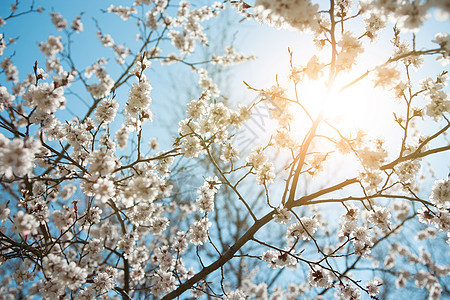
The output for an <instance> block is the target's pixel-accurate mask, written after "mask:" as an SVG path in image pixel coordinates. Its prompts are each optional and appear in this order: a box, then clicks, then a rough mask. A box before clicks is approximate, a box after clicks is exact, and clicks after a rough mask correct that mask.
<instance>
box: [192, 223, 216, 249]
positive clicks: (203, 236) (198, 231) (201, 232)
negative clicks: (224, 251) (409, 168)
mask: <svg viewBox="0 0 450 300" xmlns="http://www.w3.org/2000/svg"><path fill="white" fill-rule="evenodd" d="M211 225H212V224H211V222H209V220H208V218H206V217H205V218H203V219H201V220H199V221H196V222H194V223H193V224H192V225H191V228H190V229H189V233H188V236H187V238H188V239H189V240H190V241H191V243H192V244H194V245H196V246H198V245H203V244H204V243H205V242H206V241H207V240H208V228H209V227H210V226H211Z"/></svg>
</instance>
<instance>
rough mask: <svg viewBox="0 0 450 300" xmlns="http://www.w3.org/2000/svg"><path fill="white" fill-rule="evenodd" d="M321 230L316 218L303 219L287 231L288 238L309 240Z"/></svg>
mask: <svg viewBox="0 0 450 300" xmlns="http://www.w3.org/2000/svg"><path fill="white" fill-rule="evenodd" d="M318 228H319V222H318V221H317V220H316V219H315V218H314V217H302V218H300V221H299V222H297V223H294V224H292V225H291V226H289V228H288V229H287V231H286V238H287V239H291V238H293V237H296V238H299V239H302V240H309V239H311V237H312V236H313V235H314V233H315V232H316V230H317V229H318Z"/></svg>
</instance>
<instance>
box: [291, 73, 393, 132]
mask: <svg viewBox="0 0 450 300" xmlns="http://www.w3.org/2000/svg"><path fill="white" fill-rule="evenodd" d="M344 77H345V78H344ZM347 78H348V76H341V78H338V79H337V80H336V82H335V83H334V86H333V87H332V88H331V89H329V88H328V87H327V86H326V84H325V82H324V81H321V80H305V81H303V82H301V83H300V84H299V85H298V86H297V93H296V94H295V91H288V93H289V94H290V96H291V97H295V98H298V101H299V103H300V104H302V106H303V107H304V108H305V110H306V111H308V114H309V116H311V117H312V119H315V118H317V117H318V116H319V114H321V115H322V118H323V120H324V122H326V123H327V124H329V125H331V126H332V127H333V129H334V128H335V129H338V130H339V132H340V133H341V134H343V135H344V136H352V135H354V134H356V132H357V131H360V130H362V131H364V132H365V133H367V134H369V135H371V136H377V137H379V136H383V135H386V134H387V133H389V131H390V129H391V128H392V124H393V115H392V111H395V110H394V107H396V106H397V105H398V103H397V102H396V101H395V100H394V99H393V96H392V93H390V92H388V91H384V90H381V89H377V88H374V86H373V83H372V82H371V81H370V80H366V81H361V82H358V83H357V84H355V85H353V86H351V87H349V88H346V89H344V90H341V89H342V87H344V86H345V85H346V84H347V83H348V81H349V80H348V79H347ZM350 78H351V77H350ZM295 95H297V96H295ZM294 106H295V105H294ZM293 114H294V120H293V123H292V128H291V131H292V132H291V134H293V135H295V136H297V135H303V134H305V133H306V132H305V130H308V129H309V127H310V125H311V120H310V119H309V116H308V115H307V114H306V113H305V111H304V109H303V108H302V107H300V105H298V107H297V108H295V109H294V110H293ZM331 126H330V127H331Z"/></svg>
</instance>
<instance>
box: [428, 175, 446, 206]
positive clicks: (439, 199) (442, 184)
mask: <svg viewBox="0 0 450 300" xmlns="http://www.w3.org/2000/svg"><path fill="white" fill-rule="evenodd" d="M430 202H432V203H434V204H436V205H437V206H439V207H443V208H449V206H450V180H448V179H440V180H436V181H435V182H434V184H433V189H432V192H431V195H430Z"/></svg>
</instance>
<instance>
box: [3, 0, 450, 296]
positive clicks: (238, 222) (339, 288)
mask: <svg viewBox="0 0 450 300" xmlns="http://www.w3.org/2000/svg"><path fill="white" fill-rule="evenodd" d="M25 2H26V1H23V2H21V1H11V3H8V6H9V5H11V6H10V8H9V12H7V13H4V15H2V16H1V18H0V26H2V27H0V28H2V29H5V30H4V32H3V33H2V34H1V35H0V56H1V57H0V60H1V62H0V67H1V73H0V75H1V79H0V127H1V131H0V183H1V197H2V201H1V203H0V220H1V228H0V262H1V264H2V275H1V276H2V280H3V281H2V286H1V287H0V297H1V298H2V299H3V298H5V299H14V298H19V297H27V298H30V299H31V298H33V297H35V296H40V297H44V298H46V299H47V298H48V299H97V298H100V299H109V298H122V299H174V298H182V299H188V298H201V297H204V298H209V299H213V298H221V299H283V298H284V299H304V298H307V297H309V298H310V299H312V298H314V299H320V298H333V297H336V298H339V299H359V298H361V297H365V298H369V297H371V298H374V299H377V298H383V299H384V298H386V297H387V296H390V295H395V290H396V289H397V290H398V289H402V288H403V287H405V286H408V287H409V288H410V289H415V290H414V291H415V292H416V293H423V295H424V296H425V297H426V296H428V297H429V298H430V299H439V298H440V297H441V296H446V297H448V296H449V294H450V292H449V290H448V285H449V280H448V274H449V271H450V267H449V265H446V263H448V260H446V257H447V256H446V253H447V252H448V250H447V249H446V248H445V247H448V245H445V244H446V243H445V239H446V238H448V232H449V229H450V211H449V209H450V181H449V179H448V178H443V177H442V176H441V178H435V176H434V175H433V174H431V175H430V173H429V172H428V171H429V170H430V169H431V170H433V169H434V168H442V165H443V164H444V165H446V164H448V162H449V152H448V151H449V150H450V145H449V143H448V139H447V138H446V134H447V132H448V129H449V128H450V121H449V120H448V113H449V111H450V100H449V98H448V95H447V93H446V83H447V80H448V75H447V71H446V70H445V69H444V67H445V66H446V65H447V64H448V62H449V61H450V37H449V35H448V34H447V33H445V32H437V33H436V34H435V35H433V36H429V33H428V32H427V33H423V32H422V30H421V28H422V26H423V24H424V22H426V20H427V19H428V18H430V17H431V16H432V14H435V15H439V16H440V18H444V19H445V18H447V19H448V16H449V14H450V7H449V4H448V1H445V0H427V1H425V0H424V1H418V0H414V1H411V0H391V1H383V0H373V1H371V0H367V1H361V2H359V3H354V2H353V1H351V0H330V1H317V2H318V3H315V2H313V1H311V0H256V1H242V0H233V1H230V0H225V1H222V2H220V1H216V2H213V1H204V2H205V3H203V4H205V5H203V4H202V5H203V6H202V5H198V3H194V2H196V1H192V3H189V1H184V0H182V1H175V0H134V1H132V0H130V1H125V2H126V5H127V6H116V5H112V4H111V5H110V6H107V7H105V8H104V10H103V11H102V12H99V13H101V14H103V15H105V14H112V15H113V16H114V17H115V18H116V19H115V22H118V21H124V22H127V24H129V23H133V26H135V27H134V28H135V30H136V32H135V33H136V34H137V41H136V42H135V43H131V42H128V43H129V44H132V45H135V47H127V46H125V45H126V42H127V41H124V42H123V43H118V42H116V41H115V37H114V34H115V33H116V32H117V31H118V30H117V28H120V26H121V25H120V24H117V23H114V25H113V26H114V27H113V28H104V27H103V26H102V19H101V18H96V19H94V21H92V20H90V19H88V18H87V17H86V14H92V13H95V12H91V11H86V12H85V13H84V14H80V15H79V16H77V17H75V18H74V19H73V20H72V21H71V23H70V22H68V21H67V20H66V19H65V18H64V16H63V15H62V14H60V13H58V12H55V11H54V10H53V9H51V10H49V8H41V7H37V6H36V4H35V3H34V1H32V2H31V4H30V3H25ZM122 4H123V5H125V4H124V2H123V3H122ZM1 5H2V6H5V3H2V4H1ZM225 11H230V12H229V13H230V14H232V15H233V17H232V18H231V19H232V20H234V22H235V25H234V26H237V27H239V26H240V24H242V23H246V22H247V23H250V24H254V23H252V22H254V21H255V20H256V21H258V22H260V23H262V24H264V25H258V26H261V27H262V26H274V27H277V28H279V30H290V31H292V32H293V33H294V34H297V35H308V36H310V37H313V42H314V44H315V46H316V49H317V50H316V51H315V54H314V55H310V54H309V56H307V55H308V53H299V52H293V51H291V50H289V56H290V61H288V62H287V63H289V70H290V71H289V74H288V75H287V76H286V77H287V78H288V79H287V80H286V81H285V82H282V81H280V80H278V77H275V74H266V75H267V76H273V78H274V79H275V78H276V80H274V84H273V85H272V86H262V87H259V86H255V85H254V84H252V82H251V79H245V78H243V79H242V80H246V81H245V82H244V83H242V86H244V87H245V88H246V89H248V92H249V93H252V94H253V97H255V96H256V97H257V98H256V101H254V102H251V100H252V99H251V98H249V99H247V100H242V99H239V101H240V102H241V103H240V104H237V105H235V104H233V103H234V102H236V101H234V102H233V99H230V100H229V99H228V97H227V94H226V91H221V90H220V89H219V87H218V85H217V84H215V83H214V80H213V75H214V72H213V71H214V66H217V65H220V66H223V67H226V66H229V65H232V64H238V63H241V64H242V63H243V66H242V67H243V68H245V64H246V62H247V61H248V60H252V59H254V57H252V56H247V55H244V54H239V53H238V52H237V51H236V50H235V49H234V48H233V47H231V46H229V47H227V48H226V49H225V51H224V52H222V53H217V54H213V55H210V57H208V58H207V59H205V60H196V59H198V56H195V53H196V48H199V47H207V46H208V44H209V42H211V41H214V40H213V39H210V38H209V37H208V34H207V33H208V32H211V31H208V30H206V29H205V26H206V25H205V24H212V26H213V25H214V22H219V19H217V17H218V16H220V15H221V14H223V13H224V12H225ZM31 15H39V16H40V17H42V18H50V19H51V22H52V23H53V25H54V27H55V28H54V30H52V32H50V33H49V35H48V36H47V37H46V39H45V40H41V41H37V42H38V44H37V45H38V48H39V50H40V52H41V53H42V54H43V55H44V57H45V60H39V61H38V60H36V62H35V63H34V64H33V65H30V66H28V70H33V72H31V73H28V74H27V75H26V76H19V73H18V72H19V70H18V68H17V67H16V65H17V64H18V63H19V61H20V59H22V58H21V57H18V56H15V52H14V50H15V47H19V45H20V42H21V39H20V37H19V39H18V40H17V41H16V40H15V38H16V37H14V36H11V35H9V33H8V30H7V29H8V28H12V27H14V26H20V24H21V23H20V22H22V20H25V19H26V18H27V17H28V16H31ZM119 17H120V19H121V20H120V19H119ZM216 19H217V20H216ZM89 22H90V23H93V24H95V26H96V29H97V30H96V33H93V34H92V35H94V36H96V37H97V39H98V41H97V42H96V43H100V44H101V45H102V46H103V47H105V48H107V49H109V50H112V51H110V52H105V53H107V55H110V56H109V57H108V58H102V56H103V54H101V55H97V54H96V53H91V51H88V52H87V51H86V48H83V51H84V54H83V55H84V56H87V59H89V61H90V63H88V64H84V65H83V64H80V62H79V60H77V59H76V58H75V54H74V53H73V52H74V51H75V50H74V49H78V48H75V46H74V39H75V37H76V36H78V35H86V36H88V35H89V34H90V33H89V32H84V29H85V27H88V26H86V24H87V23H89ZM447 22H448V21H447ZM443 24H445V25H446V26H447V27H448V23H445V21H444V23H443ZM8 26H9V27H8ZM253 26H255V25H253ZM392 29H393V30H392ZM133 35H134V34H133ZM386 35H389V40H390V41H389V42H387V43H386V44H385V45H384V46H385V47H388V48H384V49H388V50H384V52H383V54H382V57H383V61H382V62H381V63H377V64H376V65H370V64H367V65H364V64H363V66H361V61H360V58H361V57H362V56H363V55H364V53H365V52H367V51H370V48H371V47H374V45H375V44H376V41H377V39H378V36H384V37H386ZM421 42H423V43H424V44H423V45H422V44H420V43H421ZM85 47H89V45H87V46H85ZM93 49H95V48H93ZM30 53H32V51H30V52H29V53H28V55H30ZM111 53H112V54H111ZM42 54H39V55H42ZM31 55H32V54H31ZM36 55H37V54H36ZM297 59H300V60H302V59H303V60H304V63H302V64H298V63H297V62H296V61H297ZM436 59H437V60H438V62H439V63H440V64H441V67H433V68H431V71H430V68H425V70H423V69H422V67H423V65H424V62H425V64H428V63H430V64H431V63H435V62H434V60H436ZM171 64H175V65H178V67H177V68H178V69H177V70H179V69H182V68H188V69H190V70H192V71H193V73H192V74H193V75H192V76H194V77H197V78H198V80H199V81H198V93H197V95H196V96H195V99H193V100H192V99H183V101H184V100H186V101H185V102H184V103H185V104H184V105H185V115H184V116H182V120H181V121H179V123H178V125H177V126H175V130H177V131H178V134H177V136H175V137H174V138H173V140H172V142H171V143H170V144H168V143H161V148H163V149H162V150H160V151H159V152H157V148H158V143H159V142H158V140H157V139H156V138H154V137H153V136H152V132H154V131H152V126H153V125H152V122H153V120H154V119H157V118H158V117H160V116H159V115H157V114H156V115H153V113H152V110H154V108H155V109H156V108H157V107H158V105H160V103H158V101H154V103H152V84H153V85H154V84H157V83H158V82H160V81H159V80H158V77H160V74H161V72H164V68H166V67H167V66H166V65H171ZM436 65H437V64H436ZM208 70H209V71H210V72H208ZM430 72H435V73H433V74H428V73H430ZM94 74H95V77H96V78H93V77H92V75H94ZM423 74H425V75H423ZM419 76H420V77H421V78H418V77H419ZM428 76H429V77H428ZM364 84H365V85H364ZM360 85H364V89H365V90H364V93H366V94H370V93H375V92H376V91H377V90H382V91H384V92H385V93H384V94H383V95H385V96H386V97H388V98H389V101H391V102H392V103H395V106H389V109H388V112H387V114H385V116H383V117H381V116H379V118H383V119H382V120H383V122H388V123H389V122H390V123H389V124H390V125H389V126H390V130H389V132H383V133H378V134H376V133H374V132H373V131H371V129H370V128H364V126H360V127H361V128H358V130H354V129H353V128H351V129H349V128H348V126H345V125H343V124H344V123H342V122H340V121H339V120H337V117H338V116H337V115H336V111H341V112H346V113H347V115H345V116H344V118H350V119H351V118H352V115H351V114H350V115H348V112H349V111H351V107H350V105H348V104H346V102H345V98H351V97H352V91H356V90H357V89H358V86H360ZM310 86H314V87H315V88H314V89H312V90H310V91H311V92H309V93H308V92H307V91H308V87H310ZM354 93H356V92H354ZM340 95H341V96H340ZM342 95H345V96H344V97H342ZM358 101H360V102H363V100H362V99H358ZM80 102H82V103H85V104H86V108H85V109H84V108H80V107H79V105H78V104H76V103H80ZM186 103H187V104H186ZM383 103H384V102H382V101H380V103H379V104H378V105H380V106H382V105H384V104H383ZM66 107H67V108H71V109H72V110H74V112H75V114H76V117H67V114H65V113H64V109H65V108H66ZM261 107H265V108H267V110H268V112H269V113H270V120H271V123H270V125H269V123H267V127H265V128H264V131H265V132H266V134H267V135H266V136H264V137H262V140H263V142H259V140H258V143H256V142H255V140H254V139H253V140H252V139H250V141H251V143H250V145H249V144H246V146H241V148H239V147H240V145H242V143H239V138H247V139H248V137H249V134H250V133H249V131H245V130H242V129H245V128H249V126H250V127H251V121H252V117H253V116H254V115H255V111H257V110H258V109H260V108H261ZM338 107H339V108H340V109H338ZM391 107H392V109H391ZM342 108H343V109H342ZM382 112H385V110H382ZM170 113H171V112H166V114H170ZM353 113H354V114H356V112H353ZM374 113H375V112H374ZM163 115H164V114H163ZM341 117H342V116H341ZM354 117H356V115H355V116H354ZM362 117H363V118H368V117H369V116H368V115H367V116H364V115H363V116H362ZM377 117H378V116H377ZM363 125H364V122H363ZM172 129H173V128H172ZM168 132H169V131H168ZM248 147H250V148H248ZM247 148H248V149H247ZM433 157H437V158H438V159H439V160H440V161H438V162H436V160H434V161H433V160H429V159H430V158H433ZM337 162H341V163H342V165H343V166H344V167H342V165H341V166H340V167H339V169H341V170H342V172H341V171H337V170H336V168H337V166H338V164H337ZM445 167H446V166H444V168H445ZM194 174H200V178H201V180H202V182H200V183H198V182H197V186H196V187H194V188H193V187H192V186H191V185H188V184H187V182H188V181H189V180H190V178H192V177H195V175H194ZM433 182H434V183H433ZM192 191H194V192H193V193H191V192H192ZM394 281H395V285H394V284H392V283H391V282H394Z"/></svg>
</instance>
